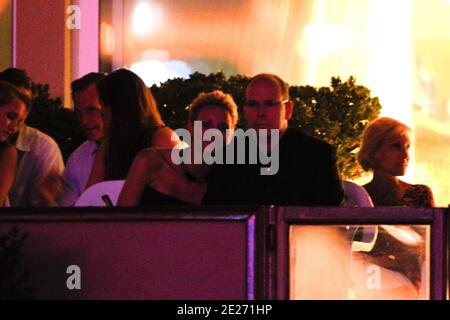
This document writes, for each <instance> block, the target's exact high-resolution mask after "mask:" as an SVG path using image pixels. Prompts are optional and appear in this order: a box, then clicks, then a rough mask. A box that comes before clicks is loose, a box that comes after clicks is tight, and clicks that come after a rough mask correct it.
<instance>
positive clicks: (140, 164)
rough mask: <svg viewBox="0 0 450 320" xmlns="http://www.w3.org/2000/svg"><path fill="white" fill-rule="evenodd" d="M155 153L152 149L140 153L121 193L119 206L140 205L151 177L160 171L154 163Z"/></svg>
mask: <svg viewBox="0 0 450 320" xmlns="http://www.w3.org/2000/svg"><path fill="white" fill-rule="evenodd" d="M154 153H155V152H154V151H153V150H151V149H144V150H142V151H141V152H139V153H138V155H137V156H136V158H135V159H134V161H133V164H132V165H131V168H130V171H129V172H128V176H127V179H126V180H125V184H124V185H123V188H122V191H121V192H120V195H119V198H118V200H117V206H137V205H139V202H140V200H141V196H142V193H143V192H144V189H145V187H146V186H147V184H148V182H149V179H150V175H151V174H152V173H155V172H158V171H159V169H158V168H157V165H156V163H155V161H153V159H154V156H155V154H154Z"/></svg>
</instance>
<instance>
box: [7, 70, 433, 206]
mask: <svg viewBox="0 0 450 320" xmlns="http://www.w3.org/2000/svg"><path fill="white" fill-rule="evenodd" d="M71 89H72V98H73V102H74V110H75V112H76V114H77V116H78V119H79V123H80V126H81V128H82V129H83V130H84V132H85V134H86V138H87V140H86V141H85V142H84V143H83V144H81V145H80V146H79V147H78V148H77V149H76V150H75V151H74V152H73V153H72V154H71V155H70V157H69V158H68V160H67V162H66V164H65V166H64V163H63V159H62V156H61V152H60V151H59V149H58V146H57V144H56V143H55V141H54V140H53V139H52V138H51V137H49V136H48V135H46V134H44V133H42V132H40V131H39V130H37V129H34V128H31V127H29V126H27V125H25V120H26V117H27V115H28V113H29V111H30V107H31V105H32V98H33V97H32V92H31V80H30V78H29V77H28V76H27V74H26V72H25V71H23V70H20V69H15V68H10V69H6V70H4V71H3V72H0V206H3V205H11V206H49V205H59V206H72V205H74V203H75V202H76V201H77V199H78V198H79V197H80V195H81V194H82V193H83V192H84V190H86V189H87V188H88V187H90V186H92V185H94V184H96V183H99V182H102V181H107V180H125V184H124V186H123V188H122V191H121V193H120V196H119V198H118V202H117V205H119V206H136V205H169V204H195V205H200V204H215V205H225V204H227V205H242V204H243V205H261V204H276V205H297V206H339V205H342V203H343V200H344V189H343V187H342V181H341V179H340V176H339V172H338V169H337V165H336V160H337V159H336V152H335V149H334V147H332V146H331V145H329V144H327V143H325V142H323V141H320V140H317V139H315V138H312V137H309V136H307V135H305V134H304V133H302V132H301V131H300V130H299V129H296V128H290V127H289V126H288V121H289V119H290V118H291V116H292V113H293V108H294V105H293V102H292V101H291V100H290V98H289V86H288V84H287V83H286V82H285V81H283V80H282V79H281V78H280V77H278V76H276V75H274V74H258V75H256V76H254V77H253V78H251V79H250V81H249V82H248V85H247V87H246V90H245V105H244V109H243V110H244V118H245V124H246V129H247V130H250V129H253V130H256V131H257V132H258V133H261V134H260V135H258V138H257V140H256V143H259V142H260V141H266V142H265V143H267V145H265V146H264V145H262V144H261V143H259V148H260V149H261V148H263V149H264V148H265V149H266V151H267V152H268V154H269V155H271V154H275V153H277V154H276V156H277V161H279V163H278V171H277V172H276V173H274V174H261V168H264V167H266V166H267V163H264V164H263V163H261V161H256V162H252V163H250V162H249V161H244V162H245V163H239V162H236V163H233V164H230V163H215V164H207V163H205V162H204V161H200V162H198V161H193V160H194V158H195V159H197V158H199V157H200V158H201V157H202V155H203V152H204V151H205V149H207V148H208V146H209V144H210V142H208V141H205V139H204V137H202V135H200V137H199V135H198V134H195V133H194V131H195V130H194V129H195V123H198V122H200V123H201V125H202V126H201V127H202V130H203V131H202V133H203V132H205V131H206V130H208V129H216V130H218V131H219V132H222V133H223V135H221V138H220V139H223V141H222V142H223V145H224V147H223V150H222V151H223V152H225V153H231V154H232V157H234V158H238V157H240V155H237V154H236V150H235V147H236V145H235V144H232V143H231V142H232V141H233V139H235V138H236V137H235V136H233V135H232V134H231V135H230V134H229V132H233V130H234V129H235V127H236V124H237V122H238V111H237V110H238V108H237V106H236V103H235V102H234V100H233V97H232V96H231V95H229V94H226V93H224V92H222V91H219V90H216V91H213V92H203V93H200V94H199V95H198V96H197V97H196V98H195V99H194V100H193V101H192V103H191V104H190V105H189V116H188V119H187V125H186V128H187V130H188V131H189V132H190V133H191V134H192V135H191V136H192V137H193V138H192V140H191V141H189V142H188V143H186V141H181V139H180V138H179V137H178V135H177V134H176V133H175V131H177V130H175V131H173V130H172V129H171V128H169V127H168V126H166V125H165V123H164V121H163V119H162V118H161V115H160V113H159V111H158V107H157V105H156V102H155V99H154V98H153V96H152V93H151V91H150V89H149V88H148V87H146V86H145V84H144V82H143V81H142V79H141V78H139V76H137V75H136V74H135V73H133V72H131V71H129V70H127V69H119V70H115V71H113V72H111V73H109V74H102V73H89V74H87V75H85V76H83V77H82V78H80V79H77V80H75V81H74V82H73V83H72V86H71ZM273 132H276V135H273V134H272V133H273ZM409 135H410V129H409V128H408V127H407V126H405V125H404V124H402V123H401V122H399V121H397V120H394V119H391V118H379V119H377V120H375V121H374V122H373V123H370V124H369V125H368V126H367V128H366V130H365V134H364V139H363V141H362V144H361V149H360V152H359V155H358V159H359V161H360V163H361V165H362V167H363V168H364V169H366V170H371V171H373V180H372V181H371V182H370V183H368V184H367V185H365V186H364V187H365V189H366V190H367V192H368V194H369V195H370V197H371V198H372V201H373V203H374V205H376V206H433V205H434V202H433V196H432V192H431V190H430V188H428V187H427V186H424V185H410V184H407V183H406V182H403V181H401V180H399V179H398V177H399V176H402V175H404V173H405V170H406V167H407V165H408V160H409V154H408V150H409V146H410V139H409ZM262 136H264V139H263V138H262ZM274 137H276V138H277V139H276V141H274V140H275V138H274ZM202 138H203V139H202ZM216 138H217V137H216ZM271 139H272V140H271ZM199 140H201V141H199ZM211 141H212V140H211ZM246 143H247V145H248V144H250V143H252V142H251V141H250V140H247V141H246ZM194 146H200V148H194ZM175 149H176V150H179V151H180V152H181V153H183V154H185V155H186V154H188V155H189V156H188V158H191V159H190V160H192V161H185V162H183V163H181V164H180V163H176V162H174V161H173V150H175ZM249 149H251V148H249ZM249 149H248V150H249ZM238 151H239V150H238ZM251 156H252V155H250V154H249V153H248V152H246V153H245V154H244V155H243V158H244V159H246V160H248V159H249V158H251Z"/></svg>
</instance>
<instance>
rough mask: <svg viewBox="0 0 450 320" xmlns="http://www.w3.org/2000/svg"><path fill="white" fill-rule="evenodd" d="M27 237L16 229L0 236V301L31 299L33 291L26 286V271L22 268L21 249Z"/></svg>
mask: <svg viewBox="0 0 450 320" xmlns="http://www.w3.org/2000/svg"><path fill="white" fill-rule="evenodd" d="M27 237H28V235H27V234H25V233H21V232H20V231H19V229H18V228H17V227H12V228H11V230H10V231H9V232H8V233H6V234H4V235H2V234H0V300H10V299H14V300H16V299H31V298H33V294H34V291H35V289H34V288H32V287H30V286H29V285H28V281H29V274H28V271H26V270H24V269H23V267H22V249H23V246H24V244H25V240H26V239H27Z"/></svg>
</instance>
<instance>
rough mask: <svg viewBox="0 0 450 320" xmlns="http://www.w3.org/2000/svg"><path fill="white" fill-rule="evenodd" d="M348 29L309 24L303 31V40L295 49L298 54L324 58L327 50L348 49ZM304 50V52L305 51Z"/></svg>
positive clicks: (349, 41) (329, 25)
mask: <svg viewBox="0 0 450 320" xmlns="http://www.w3.org/2000/svg"><path fill="white" fill-rule="evenodd" d="M350 43H351V39H350V31H349V30H348V28H346V27H343V26H339V25H332V24H309V25H307V26H305V28H304V29H303V39H302V40H301V42H300V44H299V47H298V48H297V49H298V51H299V53H300V54H304V53H309V55H313V54H314V55H316V56H317V57H319V58H321V57H325V56H326V54H327V53H328V51H329V50H333V49H347V48H349V47H350ZM305 49H306V50H305Z"/></svg>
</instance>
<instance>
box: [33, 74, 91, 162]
mask: <svg viewBox="0 0 450 320" xmlns="http://www.w3.org/2000/svg"><path fill="white" fill-rule="evenodd" d="M33 97H34V99H33V106H32V108H31V111H30V114H29V115H28V117H27V121H26V123H27V124H28V125H29V126H31V127H33V128H37V129H39V130H41V131H42V132H44V133H46V134H48V135H49V136H51V137H52V138H53V139H55V141H56V143H58V145H59V147H60V149H61V153H62V154H63V157H64V159H67V157H68V156H69V155H70V153H71V152H72V151H73V150H74V149H75V148H76V147H77V146H79V145H80V144H81V143H82V142H83V140H84V134H83V131H82V130H81V128H80V126H79V124H78V120H77V118H76V115H75V113H74V112H73V110H71V109H68V108H63V106H62V103H61V99H59V98H56V99H53V98H51V97H50V93H49V86H48V85H47V84H35V83H33Z"/></svg>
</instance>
